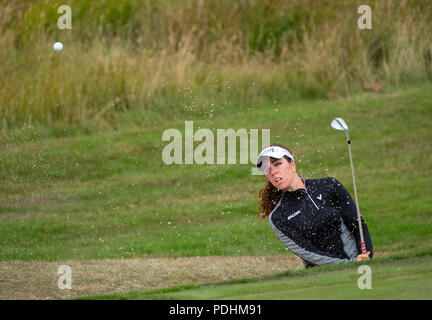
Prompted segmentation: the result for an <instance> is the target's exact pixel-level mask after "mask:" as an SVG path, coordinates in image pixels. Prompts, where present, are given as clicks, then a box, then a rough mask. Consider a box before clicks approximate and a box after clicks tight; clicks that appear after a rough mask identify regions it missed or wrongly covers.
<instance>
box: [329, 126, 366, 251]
mask: <svg viewBox="0 0 432 320" xmlns="http://www.w3.org/2000/svg"><path fill="white" fill-rule="evenodd" d="M331 126H332V127H333V128H334V129H336V130H342V131H345V133H346V135H347V142H348V153H349V157H350V164H351V173H352V177H353V184H354V195H355V202H356V207H357V219H358V224H359V230H360V242H361V250H362V253H366V245H365V242H364V236H363V227H362V222H361V215H360V207H359V202H358V197H357V187H356V182H355V175H354V165H353V161H352V155H351V139H350V136H349V129H348V126H347V124H346V123H345V121H344V120H343V119H342V118H336V119H334V120H333V121H332V123H331Z"/></svg>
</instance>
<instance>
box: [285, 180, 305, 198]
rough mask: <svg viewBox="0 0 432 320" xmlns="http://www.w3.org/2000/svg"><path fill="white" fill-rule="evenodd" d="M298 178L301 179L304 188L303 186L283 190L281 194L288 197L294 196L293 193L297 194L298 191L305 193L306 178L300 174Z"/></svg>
mask: <svg viewBox="0 0 432 320" xmlns="http://www.w3.org/2000/svg"><path fill="white" fill-rule="evenodd" d="M300 179H301V180H302V181H303V184H304V185H305V188H304V189H303V188H300V189H297V190H294V191H288V190H287V191H283V194H285V195H286V196H288V197H290V196H294V195H297V194H300V193H305V192H306V193H307V186H306V184H307V183H306V182H307V180H306V179H305V178H303V177H302V176H300Z"/></svg>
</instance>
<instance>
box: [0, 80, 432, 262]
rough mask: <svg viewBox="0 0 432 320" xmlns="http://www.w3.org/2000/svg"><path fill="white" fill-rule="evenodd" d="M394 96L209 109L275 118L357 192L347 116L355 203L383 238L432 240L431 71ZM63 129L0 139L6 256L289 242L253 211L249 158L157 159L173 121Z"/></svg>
mask: <svg viewBox="0 0 432 320" xmlns="http://www.w3.org/2000/svg"><path fill="white" fill-rule="evenodd" d="M400 93H401V95H400V96H398V97H391V96H385V95H381V94H378V95H377V94H372V93H370V94H360V95H356V96H353V97H351V98H347V99H338V100H300V101H296V102H293V103H290V104H278V103H276V104H263V105H262V106H261V108H250V110H238V111H237V112H233V113H228V114H223V115H222V114H221V115H218V116H215V117H213V118H212V119H207V120H196V121H194V128H195V131H196V130H197V129H198V128H199V127H202V128H209V129H211V130H212V131H213V132H214V134H215V135H216V129H219V128H233V129H235V130H237V129H240V128H246V129H252V128H256V129H263V128H270V129H271V141H272V142H280V143H283V144H285V145H287V146H288V147H290V148H291V149H292V150H293V151H294V155H295V156H296V159H297V169H298V171H299V172H300V173H301V174H302V175H303V176H305V177H306V178H318V177H325V176H334V177H336V178H337V179H339V180H340V181H341V182H342V183H343V184H344V185H345V186H346V187H347V188H348V190H349V191H350V192H351V193H352V192H353V187H352V178H351V171H350V166H349V159H348V154H347V150H346V142H345V136H344V135H343V134H341V133H340V132H337V131H335V130H333V129H332V128H331V127H330V122H331V120H332V119H333V118H334V117H337V116H341V117H343V118H344V119H345V120H346V121H347V123H348V125H349V126H350V132H351V138H352V151H353V161H354V166H355V170H356V179H357V187H358V193H359V203H360V209H361V213H362V215H363V216H364V218H365V220H366V221H367V223H368V226H369V230H370V232H371V235H372V239H373V243H374V247H375V251H377V252H383V251H387V252H390V253H395V252H401V251H408V252H409V251H411V250H414V249H419V248H420V249H421V248H426V247H427V246H428V245H429V244H430V243H431V240H432V232H431V231H432V224H431V222H432V221H431V217H432V215H431V209H430V208H431V207H432V206H431V205H432V200H431V197H430V185H431V176H432V175H431V169H432V163H431V159H430V154H431V144H430V143H429V140H428V139H429V137H430V134H431V124H430V119H431V116H432V108H431V104H430V101H431V99H432V85H431V84H424V85H422V86H419V87H415V88H410V89H407V90H405V91H401V92H400ZM184 120H194V119H193V118H189V119H183V118H182V119H177V120H176V121H172V122H168V123H165V124H163V125H154V126H153V127H150V128H147V127H142V128H137V127H128V125H127V121H125V122H122V125H120V126H119V127H118V128H117V130H110V129H101V130H98V131H95V132H91V133H89V134H82V133H80V132H74V131H71V132H68V131H67V130H66V131H64V133H65V134H64V135H60V136H52V135H50V134H49V133H47V131H46V130H45V129H44V130H38V129H37V128H31V129H29V131H25V132H21V133H17V134H11V135H8V136H7V137H3V138H2V140H1V153H0V180H1V181H2V183H1V184H0V245H1V250H0V260H50V261H53V260H61V259H90V258H123V257H125V258H126V257H168V256H169V257H180V256H207V255H281V254H282V255H283V254H286V250H285V248H284V246H283V245H282V244H281V243H280V242H279V240H278V239H277V237H276V236H275V235H274V233H273V231H272V230H271V229H270V227H269V226H268V223H267V222H265V221H262V220H261V219H260V218H258V217H257V211H258V191H259V189H260V188H261V187H262V186H263V185H264V183H265V178H264V177H262V176H252V175H251V174H250V169H251V167H252V166H253V164H252V163H250V164H248V165H241V164H237V165H196V164H194V165H170V166H167V165H165V164H164V163H163V162H162V157H161V155H162V150H163V148H164V146H166V145H167V143H166V142H163V141H162V140H161V137H162V133H163V131H164V130H166V129H168V128H176V129H179V130H180V131H182V132H183V131H184Z"/></svg>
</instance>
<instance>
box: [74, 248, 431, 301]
mask: <svg viewBox="0 0 432 320" xmlns="http://www.w3.org/2000/svg"><path fill="white" fill-rule="evenodd" d="M430 254H431V253H430V251H429V253H427V254H422V255H420V256H415V255H412V256H410V257H404V258H399V259H395V258H384V259H381V260H380V261H369V262H368V263H363V265H367V266H369V267H370V271H371V273H370V275H371V278H370V279H371V288H370V289H367V288H365V289H360V288H359V287H358V281H359V278H360V277H361V276H364V275H365V273H364V271H360V272H359V269H358V268H359V264H356V263H349V264H345V265H336V266H326V267H319V268H314V269H308V270H301V271H294V272H293V271H291V272H286V273H282V274H277V275H273V276H267V277H265V278H262V279H243V280H237V281H231V283H219V284H209V285H201V286H194V285H190V286H187V285H184V286H178V287H172V288H168V289H162V290H153V291H148V292H145V291H144V292H139V291H133V292H128V293H124V294H113V295H100V296H91V297H85V298H82V299H98V300H99V299H101V300H103V299H116V300H118V299H141V300H142V299H162V300H169V299H174V300H222V299H228V300H244V299H246V300H291V299H294V300H303V299H307V300H314V299H320V300H323V299H325V300H354V299H355V300H358V299H367V300H375V299H379V300H410V299H415V300H423V299H424V300H430V299H432V256H431V255H430Z"/></svg>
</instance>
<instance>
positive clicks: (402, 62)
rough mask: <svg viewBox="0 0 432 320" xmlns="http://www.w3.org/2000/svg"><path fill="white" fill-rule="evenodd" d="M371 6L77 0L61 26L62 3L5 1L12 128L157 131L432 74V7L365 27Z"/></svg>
mask: <svg viewBox="0 0 432 320" xmlns="http://www.w3.org/2000/svg"><path fill="white" fill-rule="evenodd" d="M362 4H364V3H363V2H362V1H360V0H356V1H352V0H339V1H327V0H320V1H317V0H308V1H305V0H291V1H267V0H248V1H236V2H234V3H232V1H229V0H207V1H202V2H199V3H197V2H196V1H195V0H182V1H171V0H158V1H155V0H143V1H136V0H117V1H103V2H98V1H90V0H76V1H73V3H72V2H71V3H69V5H70V7H71V10H72V29H71V30H60V29H58V27H57V20H58V18H59V17H60V15H59V14H58V13H57V9H58V7H59V6H60V5H64V3H63V2H62V1H58V0H33V1H24V2H16V1H15V2H11V1H0V12H2V14H1V16H0V30H1V31H0V60H1V61H2V62H3V63H2V64H1V65H0V75H1V77H0V132H1V134H7V133H9V132H10V131H11V130H15V131H20V130H27V128H28V127H29V126H30V127H35V126H40V127H49V128H50V130H51V131H52V132H53V134H56V133H57V134H63V133H64V132H63V130H64V129H67V130H70V129H72V130H79V131H81V132H88V131H97V130H99V128H106V127H110V128H117V126H118V125H119V123H120V122H121V119H122V118H124V117H126V118H128V124H129V126H135V127H142V126H145V127H147V128H148V127H154V126H155V125H156V126H157V125H159V126H160V125H163V124H165V123H167V122H170V121H172V120H174V121H175V120H176V119H180V118H183V117H193V118H194V119H197V118H200V119H207V118H208V117H212V116H218V115H219V116H221V115H224V114H227V113H233V112H236V111H237V110H239V109H241V110H242V111H243V112H245V111H247V108H248V107H252V108H257V107H259V106H260V105H262V104H263V103H266V104H269V103H273V102H274V101H277V102H282V103H284V104H285V103H291V102H292V101H294V100H297V99H299V98H304V99H314V98H321V99H325V98H327V96H328V95H331V94H333V95H335V93H336V94H338V95H340V96H350V95H351V94H357V93H360V92H362V87H363V86H365V85H366V86H368V85H369V86H370V85H372V86H373V87H375V88H377V87H378V88H380V89H381V91H386V90H388V89H391V88H392V87H397V88H399V89H402V88H404V87H405V86H407V85H408V86H415V85H417V84H419V83H423V82H425V81H430V80H431V79H432V42H431V41H430V37H429V33H430V29H431V27H432V19H431V17H432V10H431V9H432V4H431V3H430V2H428V1H419V0H406V1H402V2H400V1H390V2H375V3H371V4H370V6H371V9H372V12H373V28H372V30H359V29H358V26H357V23H356V22H357V19H358V18H359V14H358V13H357V8H358V7H359V6H360V5H362ZM56 41H61V42H62V43H63V44H64V49H63V51H61V52H54V50H52V45H53V43H54V42H56ZM377 85H378V86H377Z"/></svg>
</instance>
